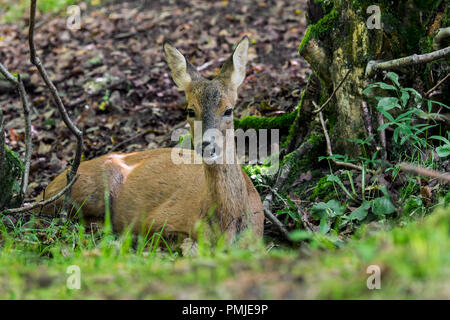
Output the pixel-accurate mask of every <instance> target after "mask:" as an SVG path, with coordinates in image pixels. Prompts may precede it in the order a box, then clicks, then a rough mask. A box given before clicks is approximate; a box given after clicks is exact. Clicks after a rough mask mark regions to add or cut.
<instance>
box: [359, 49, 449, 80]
mask: <svg viewBox="0 0 450 320" xmlns="http://www.w3.org/2000/svg"><path fill="white" fill-rule="evenodd" d="M449 55H450V47H446V48H443V49H440V50H436V51H433V52H430V53H425V54H420V55H419V54H413V55H412V56H408V57H404V58H400V59H394V60H389V61H382V62H380V61H373V60H372V61H369V63H368V64H367V67H366V75H367V76H371V75H373V74H374V73H375V72H377V71H380V70H388V69H393V68H398V67H406V66H412V65H416V64H421V63H427V62H431V61H434V60H437V59H441V58H445V57H447V56H449Z"/></svg>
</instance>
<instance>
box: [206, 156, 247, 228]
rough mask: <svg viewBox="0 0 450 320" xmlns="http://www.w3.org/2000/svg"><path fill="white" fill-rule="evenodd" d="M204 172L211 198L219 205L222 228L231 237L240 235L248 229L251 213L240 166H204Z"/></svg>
mask: <svg viewBox="0 0 450 320" xmlns="http://www.w3.org/2000/svg"><path fill="white" fill-rule="evenodd" d="M234 162H236V161H234ZM204 171H205V178H206V184H207V189H208V195H209V198H210V199H211V200H212V202H213V204H216V205H217V208H216V213H217V218H218V223H219V226H220V228H221V229H222V231H227V232H228V233H229V234H230V235H234V234H236V233H239V232H240V231H241V230H243V229H244V228H245V227H246V224H247V216H248V214H249V213H250V207H249V197H248V190H247V186H246V183H245V178H244V176H243V172H242V169H241V167H240V165H239V164H238V163H234V164H214V165H204Z"/></svg>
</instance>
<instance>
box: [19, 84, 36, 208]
mask: <svg viewBox="0 0 450 320" xmlns="http://www.w3.org/2000/svg"><path fill="white" fill-rule="evenodd" d="M17 79H18V90H19V94H20V100H21V101H22V107H23V115H24V118H25V159H24V160H25V161H24V162H25V165H24V171H23V176H22V183H21V185H20V192H21V197H20V204H19V205H22V201H23V199H24V198H25V194H26V193H27V188H28V177H29V175H30V163H31V151H32V150H33V148H32V141H31V118H30V101H29V99H28V95H27V92H26V91H25V86H24V85H23V81H22V78H21V77H20V75H18V76H17Z"/></svg>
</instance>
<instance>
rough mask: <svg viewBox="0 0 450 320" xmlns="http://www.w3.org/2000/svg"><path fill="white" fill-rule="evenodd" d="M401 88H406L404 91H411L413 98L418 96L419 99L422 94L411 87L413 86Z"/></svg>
mask: <svg viewBox="0 0 450 320" xmlns="http://www.w3.org/2000/svg"><path fill="white" fill-rule="evenodd" d="M403 90H406V91H409V92H411V93H412V94H413V95H414V96H415V98H419V99H421V98H422V96H421V95H420V93H419V92H417V90H416V89H413V88H403Z"/></svg>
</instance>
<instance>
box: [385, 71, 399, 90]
mask: <svg viewBox="0 0 450 320" xmlns="http://www.w3.org/2000/svg"><path fill="white" fill-rule="evenodd" d="M386 78H389V79H391V81H392V82H393V83H395V84H396V85H397V86H398V87H400V83H399V82H398V74H396V73H395V72H388V73H387V74H386Z"/></svg>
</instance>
